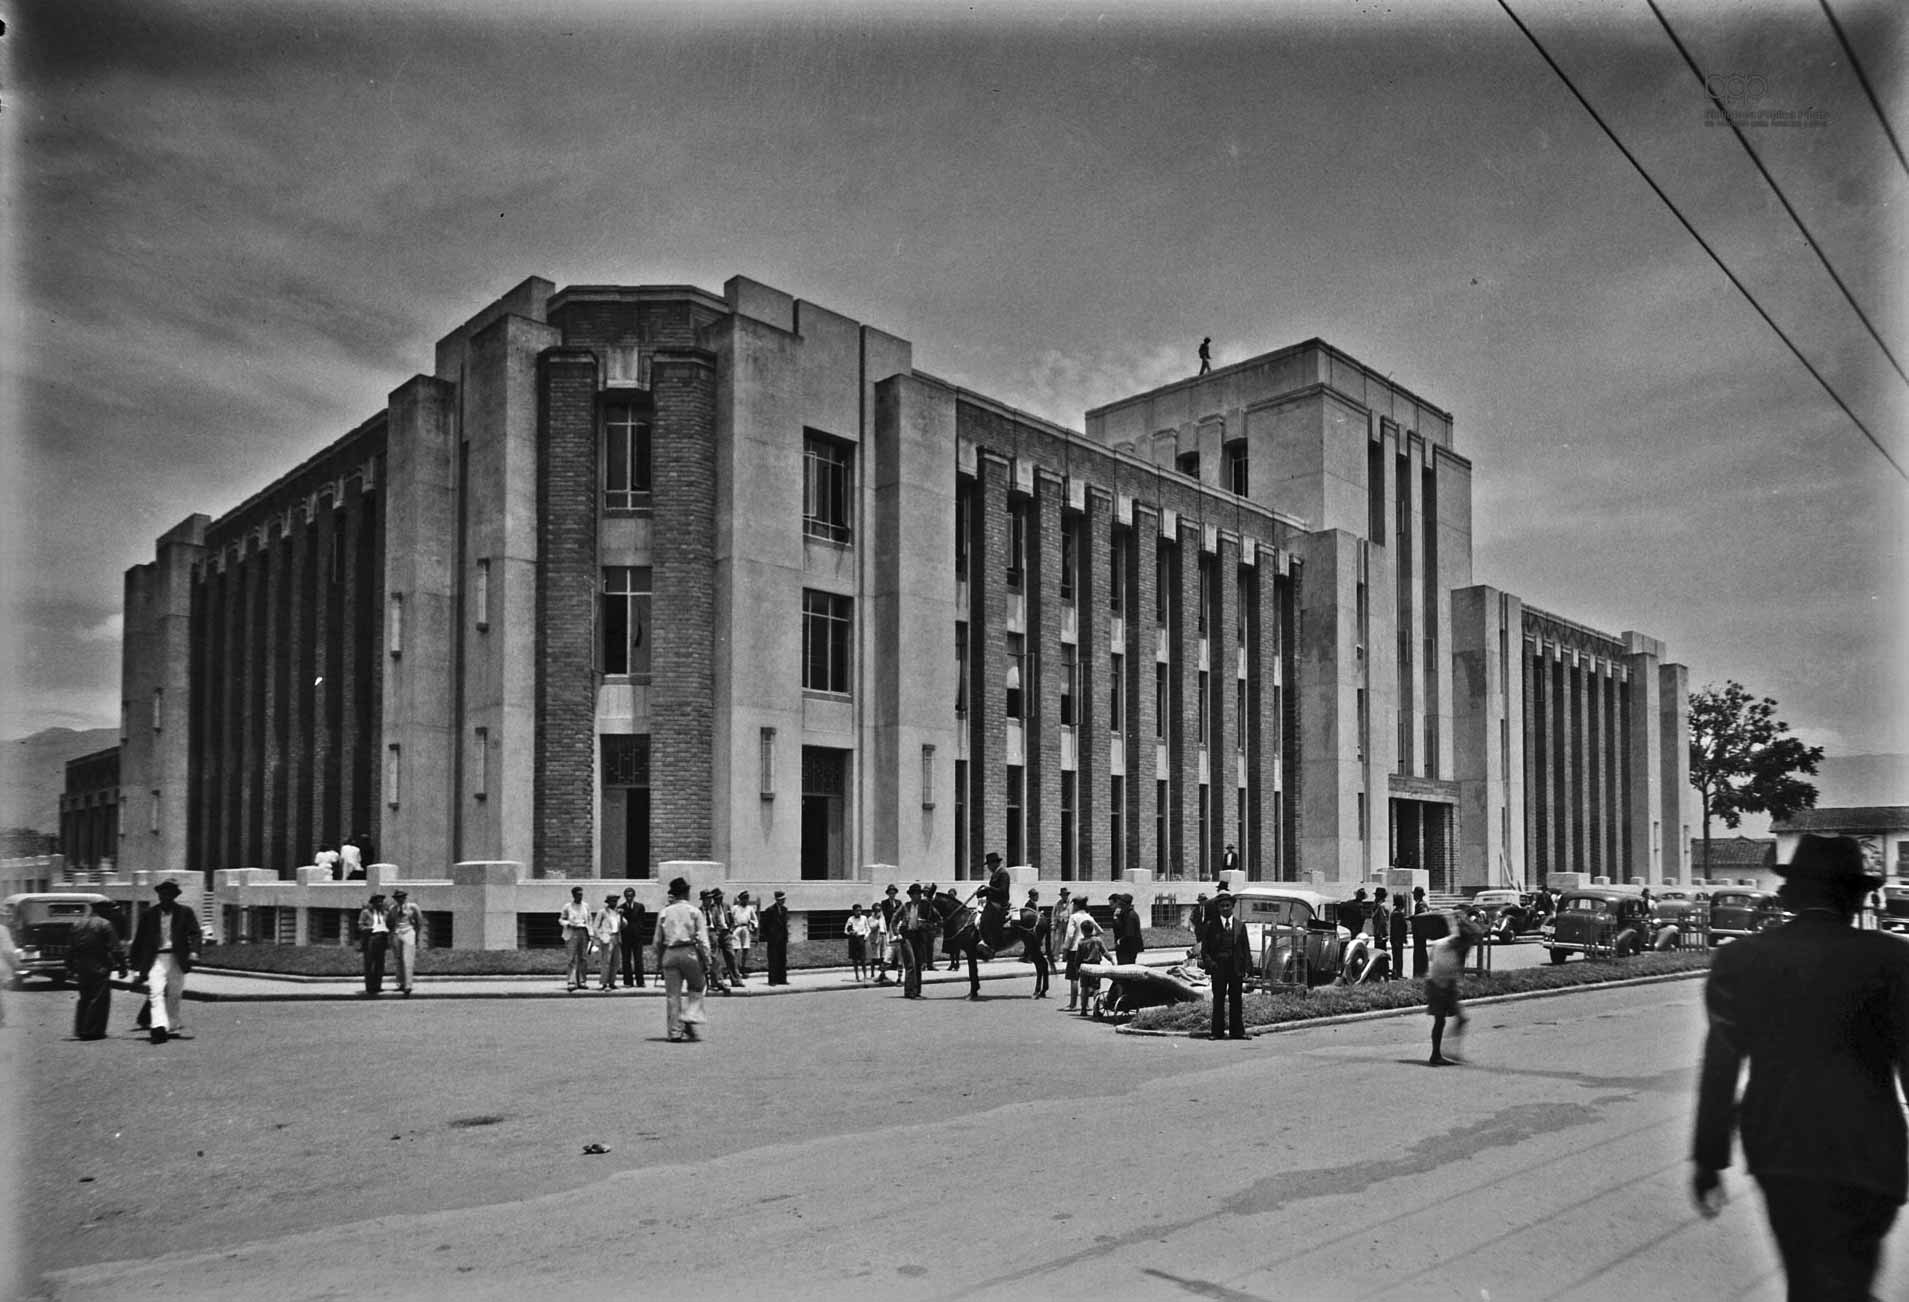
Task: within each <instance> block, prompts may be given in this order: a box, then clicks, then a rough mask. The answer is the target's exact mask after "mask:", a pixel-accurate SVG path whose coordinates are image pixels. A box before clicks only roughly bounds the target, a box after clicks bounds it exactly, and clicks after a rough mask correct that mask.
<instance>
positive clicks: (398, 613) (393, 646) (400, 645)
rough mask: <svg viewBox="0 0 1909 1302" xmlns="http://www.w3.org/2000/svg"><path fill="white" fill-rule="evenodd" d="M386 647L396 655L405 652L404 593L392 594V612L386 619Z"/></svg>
mask: <svg viewBox="0 0 1909 1302" xmlns="http://www.w3.org/2000/svg"><path fill="white" fill-rule="evenodd" d="M386 623H387V628H386V630H385V631H386V633H387V635H388V637H387V640H386V648H387V649H388V650H389V651H390V652H391V654H392V655H393V656H394V657H395V656H401V655H403V654H404V594H402V593H398V592H394V593H392V594H391V614H390V617H389V619H388V620H387V621H386Z"/></svg>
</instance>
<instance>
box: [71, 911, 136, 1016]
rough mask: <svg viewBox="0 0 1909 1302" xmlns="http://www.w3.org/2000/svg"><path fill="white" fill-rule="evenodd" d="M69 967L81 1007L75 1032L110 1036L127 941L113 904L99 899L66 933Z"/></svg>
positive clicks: (75, 1011) (123, 974)
mask: <svg viewBox="0 0 1909 1302" xmlns="http://www.w3.org/2000/svg"><path fill="white" fill-rule="evenodd" d="M66 970H67V973H68V974H69V975H70V976H71V977H72V978H73V984H74V985H75V986H77V987H78V988H79V992H80V1002H79V1007H78V1008H76V1009H75V1010H74V1012H73V1034H74V1036H75V1037H77V1038H78V1039H81V1040H103V1039H105V1038H106V1018H107V1015H108V1014H109V1013H110V1012H111V1011H112V1007H113V983H112V980H111V977H112V974H113V973H114V972H115V971H117V972H118V973H119V975H120V976H122V977H123V976H125V975H126V942H124V941H123V940H121V939H120V938H119V919H118V916H117V914H116V913H115V911H114V909H113V906H112V905H110V904H108V903H106V902H105V901H104V900H100V901H96V902H95V903H94V905H93V911H92V912H91V913H89V914H87V915H86V916H85V917H83V918H81V919H80V920H79V921H78V922H75V923H74V924H73V929H72V930H71V931H69V932H68V933H67V936H66Z"/></svg>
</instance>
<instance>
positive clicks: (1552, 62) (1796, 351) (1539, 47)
mask: <svg viewBox="0 0 1909 1302" xmlns="http://www.w3.org/2000/svg"><path fill="white" fill-rule="evenodd" d="M1498 7H1499V8H1500V9H1503V10H1504V11H1505V15H1506V17H1508V18H1510V19H1511V21H1512V22H1513V23H1515V24H1516V25H1517V28H1518V30H1519V31H1520V32H1523V33H1524V37H1525V39H1526V40H1527V41H1530V42H1531V48H1532V49H1534V50H1536V51H1537V52H1538V57H1539V58H1541V59H1543V60H1544V61H1545V63H1546V64H1548V65H1549V66H1550V68H1551V71H1552V72H1554V73H1556V74H1557V76H1558V80H1559V81H1562V82H1563V83H1564V86H1565V89H1566V90H1568V91H1570V92H1571V94H1572V95H1573V96H1575V97H1576V98H1577V101H1578V103H1580V104H1582V105H1583V106H1584V111H1585V112H1586V113H1589V114H1590V115H1591V120H1592V121H1593V122H1595V123H1597V124H1598V127H1599V128H1600V129H1601V130H1602V131H1603V132H1604V134H1605V135H1606V136H1607V137H1608V138H1609V139H1610V142H1611V143H1612V144H1613V145H1615V146H1617V151H1618V152H1619V153H1620V154H1622V155H1624V160H1625V161H1626V162H1628V163H1629V164H1630V165H1631V166H1632V167H1633V168H1635V169H1636V170H1637V174H1638V175H1639V176H1641V177H1643V178H1644V184H1646V185H1648V186H1649V187H1650V188H1651V192H1652V193H1653V194H1655V195H1656V196H1657V197H1658V198H1659V199H1660V200H1662V201H1663V204H1664V206H1665V207H1666V208H1668V209H1670V213H1671V216H1673V217H1675V218H1676V219H1677V220H1678V221H1679V222H1680V223H1682V225H1683V228H1684V229H1685V230H1686V231H1689V232H1690V238H1691V239H1693V240H1695V241H1697V243H1698V245H1699V246H1701V247H1702V249H1703V251H1704V252H1705V253H1707V254H1709V255H1710V260H1711V261H1712V262H1714V263H1716V264H1717V269H1718V270H1719V271H1721V272H1723V274H1724V275H1725V276H1726V277H1727V278H1728V279H1729V281H1730V283H1731V284H1732V285H1735V286H1736V288H1737V292H1738V293H1739V294H1742V295H1743V297H1744V298H1745V299H1746V300H1747V301H1748V302H1749V304H1750V306H1751V307H1753V308H1755V309H1756V313H1757V315H1758V316H1760V317H1762V318H1763V323H1764V324H1765V325H1767V326H1769V327H1770V329H1771V330H1773V331H1775V333H1776V337H1777V338H1779V339H1781V340H1782V341H1783V343H1784V346H1785V347H1787V348H1788V349H1789V350H1790V353H1791V354H1792V355H1793V356H1794V357H1795V358H1796V360H1797V361H1799V362H1801V363H1803V369H1804V370H1806V371H1808V372H1809V373H1810V375H1811V377H1812V378H1813V379H1815V381H1816V382H1817V383H1818V384H1820V385H1821V386H1823V392H1824V393H1827V394H1828V395H1829V396H1830V400H1831V401H1832V402H1834V403H1835V404H1836V405H1837V406H1838V407H1840V408H1842V410H1843V414H1844V415H1845V416H1847V417H1849V420H1850V423H1851V424H1852V425H1854V426H1855V427H1856V428H1857V429H1859V430H1861V431H1862V432H1863V437H1864V438H1866V439H1868V440H1869V441H1870V443H1871V444H1872V445H1873V446H1874V447H1875V449H1876V451H1878V452H1880V453H1881V454H1882V458H1883V460H1884V461H1887V462H1888V463H1889V465H1890V468H1891V469H1893V470H1894V471H1895V472H1896V473H1897V474H1898V475H1901V476H1902V477H1903V478H1904V479H1909V471H1905V470H1904V469H1903V467H1902V463H1901V462H1899V461H1897V460H1896V459H1895V458H1894V457H1892V456H1890V455H1889V449H1888V448H1886V447H1884V446H1883V445H1882V443H1881V442H1880V441H1879V440H1878V439H1877V438H1876V436H1875V435H1874V434H1872V433H1870V431H1869V426H1867V425H1865V424H1863V422H1862V420H1861V418H1859V417H1858V416H1857V415H1856V413H1855V412H1853V411H1851V410H1850V409H1849V404H1848V403H1846V402H1844V401H1843V399H1842V395H1841V394H1839V393H1837V392H1836V390H1835V389H1833V388H1831V387H1830V383H1829V381H1828V380H1825V379H1824V378H1823V375H1822V372H1820V371H1818V370H1817V369H1816V367H1814V366H1812V365H1811V364H1810V359H1809V358H1807V357H1805V356H1804V355H1803V350H1802V349H1800V348H1798V347H1797V346H1796V344H1795V343H1794V342H1793V341H1792V340H1791V339H1790V337H1789V336H1788V335H1787V334H1785V333H1784V332H1783V327H1782V326H1779V325H1778V324H1777V323H1776V322H1775V321H1773V320H1771V319H1770V314H1769V313H1768V312H1766V311H1764V310H1763V304H1761V303H1759V302H1757V300H1756V295H1754V294H1752V293H1751V292H1750V291H1749V290H1748V289H1747V288H1745V287H1744V284H1743V282H1742V281H1740V280H1738V279H1737V277H1736V273H1735V272H1733V271H1731V270H1730V268H1729V267H1728V266H1726V265H1725V264H1724V261H1723V259H1722V258H1720V257H1718V256H1717V251H1716V250H1715V249H1713V248H1711V247H1710V242H1709V241H1708V240H1706V239H1704V237H1703V236H1702V235H1700V234H1698V233H1697V228H1696V227H1695V226H1692V225H1691V224H1690V219H1689V218H1688V217H1685V216H1684V214H1683V212H1682V211H1681V210H1680V209H1679V208H1678V207H1677V205H1676V204H1675V203H1673V202H1671V198H1670V196H1669V195H1667V194H1665V193H1664V190H1663V187H1662V186H1660V185H1658V184H1657V182H1656V181H1654V180H1652V179H1651V174H1650V173H1649V172H1647V171H1645V170H1644V165H1643V164H1642V163H1640V162H1638V161H1637V157H1636V155H1634V154H1632V153H1631V151H1630V150H1628V149H1626V148H1625V147H1624V142H1623V141H1622V140H1619V139H1618V138H1617V133H1616V132H1615V131H1613V130H1611V128H1610V126H1609V125H1608V124H1607V123H1606V122H1605V121H1604V119H1603V117H1601V116H1600V115H1599V114H1598V111H1597V110H1596V109H1595V108H1592V107H1591V101H1590V100H1588V99H1586V98H1584V93H1583V92H1582V91H1580V90H1579V89H1578V88H1577V86H1576V84H1575V83H1573V82H1572V80H1571V78H1570V77H1568V76H1566V75H1565V71H1564V69H1563V68H1560V67H1559V66H1558V61H1557V60H1556V59H1553V58H1552V57H1551V55H1550V53H1549V52H1548V51H1547V50H1546V49H1545V48H1544V45H1543V43H1542V42H1540V41H1539V40H1538V38H1537V37H1536V36H1534V35H1532V32H1531V29H1530V28H1528V27H1526V26H1525V25H1524V23H1523V22H1522V21H1521V20H1520V19H1519V17H1518V15H1517V14H1515V13H1513V12H1512V9H1511V6H1510V4H1508V3H1507V2H1506V0H1498Z"/></svg>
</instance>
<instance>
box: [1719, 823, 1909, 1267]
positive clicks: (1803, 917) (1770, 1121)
mask: <svg viewBox="0 0 1909 1302" xmlns="http://www.w3.org/2000/svg"><path fill="white" fill-rule="evenodd" d="M1777 872H1778V873H1779V874H1781V875H1782V876H1783V877H1784V879H1785V880H1784V883H1783V886H1782V888H1781V889H1780V890H1779V892H1778V894H1779V896H1780V897H1781V899H1782V901H1783V906H1784V908H1785V909H1787V910H1789V911H1790V912H1791V913H1792V914H1794V915H1795V916H1794V918H1793V920H1792V921H1790V922H1787V923H1784V924H1783V925H1782V926H1780V927H1775V928H1773V929H1771V930H1768V931H1764V932H1760V933H1758V934H1757V935H1754V936H1751V937H1748V938H1747V939H1743V940H1737V941H1733V942H1732V943H1730V944H1729V945H1727V946H1725V947H1723V948H1722V949H1720V950H1718V951H1717V954H1716V957H1715V958H1714V959H1713V960H1712V962H1711V966H1710V976H1709V978H1708V980H1707V981H1706V982H1705V985H1704V1004H1705V1007H1706V1009H1707V1010H1708V1012H1709V1016H1710V1030H1709V1034H1708V1035H1707V1036H1706V1037H1705V1040H1704V1052H1703V1069H1702V1072H1701V1073H1700V1075H1699V1077H1698V1087H1697V1125H1696V1134H1695V1138H1694V1142H1693V1144H1692V1151H1691V1161H1692V1162H1693V1164H1694V1170H1693V1172H1692V1176H1691V1197H1692V1199H1693V1200H1694V1201H1695V1202H1696V1204H1697V1210H1698V1211H1699V1212H1701V1213H1702V1214H1703V1215H1704V1216H1706V1217H1712V1216H1715V1215H1716V1214H1717V1212H1718V1210H1719V1209H1720V1207H1721V1206H1722V1204H1723V1182H1722V1177H1721V1175H1720V1174H1719V1173H1720V1172H1721V1171H1722V1170H1723V1168H1724V1167H1726V1166H1728V1165H1730V1139H1731V1132H1732V1131H1733V1130H1734V1131H1736V1133H1737V1134H1738V1135H1740V1136H1741V1137H1742V1140H1743V1159H1744V1164H1745V1166H1747V1167H1748V1168H1749V1171H1750V1174H1751V1176H1752V1177H1753V1178H1754V1179H1755V1180H1756V1182H1757V1183H1758V1184H1759V1185H1760V1186H1762V1190H1763V1203H1764V1210H1765V1212H1766V1213H1767V1215H1768V1218H1769V1222H1770V1231H1771V1233H1772V1234H1773V1235H1774V1236H1775V1238H1776V1244H1777V1250H1778V1251H1779V1252H1780V1253H1781V1254H1782V1257H1783V1272H1784V1274H1785V1275H1787V1276H1788V1278H1789V1296H1790V1297H1792V1298H1809V1299H1816V1298H1835V1299H1842V1298H1866V1297H1869V1296H1870V1286H1871V1285H1872V1284H1873V1283H1874V1282H1875V1279H1876V1274H1877V1270H1878V1268H1879V1267H1880V1265H1881V1261H1882V1243H1883V1239H1884V1238H1885V1237H1886V1236H1887V1235H1888V1233H1889V1229H1890V1226H1891V1225H1893V1224H1894V1223H1895V1220H1896V1216H1897V1213H1898V1212H1899V1210H1900V1208H1901V1206H1902V1203H1903V1201H1904V1197H1905V1194H1906V1193H1909V1130H1906V1128H1905V1126H1904V1123H1903V1112H1902V1105H1901V1103H1900V1101H1899V1094H1898V1089H1899V1088H1900V1087H1909V945H1904V944H1903V942H1902V941H1901V939H1899V938H1898V937H1895V936H1891V935H1887V934H1885V933H1882V932H1875V931H1857V930H1855V929H1853V928H1852V927H1851V925H1850V923H1851V920H1852V919H1853V918H1854V917H1855V915H1856V911H1857V909H1858V908H1859V907H1860V906H1861V903H1862V899H1863V895H1864V894H1865V893H1866V892H1868V891H1870V890H1872V889H1874V888H1875V887H1876V886H1877V885H1879V884H1880V883H1881V881H1882V875H1881V873H1880V872H1878V871H1876V870H1875V869H1874V868H1872V867H1871V866H1870V865H1869V864H1868V863H1866V862H1865V860H1864V858H1863V850H1862V844H1861V843H1860V842H1859V841H1857V840H1856V839H1855V838H1853V837H1846V836H1834V837H1829V836H1810V835H1805V836H1804V837H1803V838H1802V840H1801V841H1800V842H1799V843H1798V844H1797V848H1796V853H1795V854H1794V855H1793V856H1792V857H1791V859H1790V862H1789V863H1788V864H1786V865H1784V866H1782V867H1780V868H1778V869H1777ZM1746 1062H1747V1063H1748V1064H1749V1069H1750V1071H1749V1080H1748V1083H1747V1084H1746V1085H1745V1086H1744V1090H1743V1095H1742V1098H1741V1099H1739V1098H1738V1096H1737V1079H1738V1075H1739V1073H1740V1071H1741V1069H1742V1067H1743V1065H1744V1064H1745V1063H1746Z"/></svg>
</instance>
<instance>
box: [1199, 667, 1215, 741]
mask: <svg viewBox="0 0 1909 1302" xmlns="http://www.w3.org/2000/svg"><path fill="white" fill-rule="evenodd" d="M1210 677H1211V675H1209V674H1208V673H1207V672H1206V670H1204V669H1202V670H1201V671H1200V701H1199V711H1200V745H1202V746H1204V745H1206V743H1207V737H1208V735H1209V733H1210V732H1211V731H1212V729H1211V728H1210V727H1209V726H1208V722H1209V719H1210V718H1211V715H1212V706H1211V704H1210V703H1209V701H1210V698H1209V695H1208V684H1207V680H1208V678H1210Z"/></svg>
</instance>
